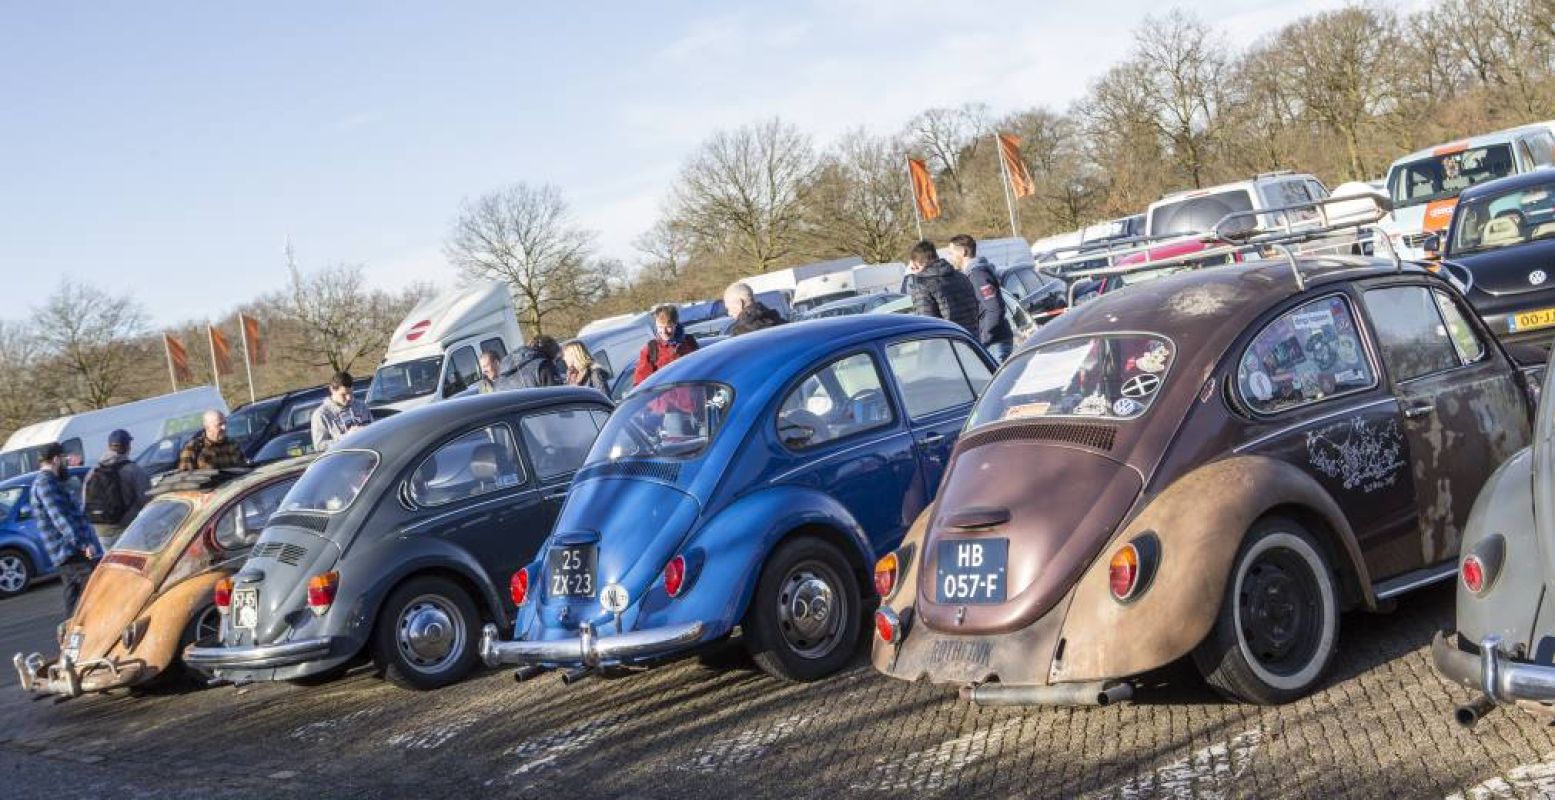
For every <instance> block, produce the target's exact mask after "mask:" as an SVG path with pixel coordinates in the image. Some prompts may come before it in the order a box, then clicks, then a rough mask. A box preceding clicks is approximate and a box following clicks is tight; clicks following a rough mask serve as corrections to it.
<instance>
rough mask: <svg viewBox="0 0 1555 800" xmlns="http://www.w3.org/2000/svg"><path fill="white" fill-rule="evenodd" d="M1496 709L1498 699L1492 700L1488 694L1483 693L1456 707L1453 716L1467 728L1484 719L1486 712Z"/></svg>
mask: <svg viewBox="0 0 1555 800" xmlns="http://www.w3.org/2000/svg"><path fill="white" fill-rule="evenodd" d="M1495 710H1496V701H1494V700H1491V699H1490V697H1489V696H1488V695H1483V694H1482V695H1480V696H1479V697H1476V698H1474V699H1473V700H1470V701H1469V702H1467V703H1464V704H1463V705H1461V706H1458V707H1457V708H1456V709H1454V710H1453V712H1452V718H1453V719H1454V720H1456V721H1457V723H1458V724H1459V725H1460V726H1462V727H1465V728H1472V727H1474V724H1475V723H1477V722H1479V721H1480V720H1482V719H1484V718H1485V715H1486V714H1489V713H1490V712H1492V711H1495Z"/></svg>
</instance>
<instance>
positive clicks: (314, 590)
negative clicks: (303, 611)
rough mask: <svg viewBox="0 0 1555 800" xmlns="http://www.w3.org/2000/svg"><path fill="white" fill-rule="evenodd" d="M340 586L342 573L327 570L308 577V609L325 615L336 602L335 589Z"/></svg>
mask: <svg viewBox="0 0 1555 800" xmlns="http://www.w3.org/2000/svg"><path fill="white" fill-rule="evenodd" d="M338 588H340V573H338V572H326V573H324V574H322V575H314V576H313V577H311V578H309V579H308V609H309V610H310V611H312V612H313V613H314V614H317V615H319V616H323V615H324V612H325V611H328V610H329V607H330V606H331V605H333V604H334V602H335V590H336V589H338Z"/></svg>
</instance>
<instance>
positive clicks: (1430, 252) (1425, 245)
mask: <svg viewBox="0 0 1555 800" xmlns="http://www.w3.org/2000/svg"><path fill="white" fill-rule="evenodd" d="M1420 249H1421V250H1424V251H1425V257H1426V258H1428V259H1430V260H1432V261H1438V260H1440V259H1441V257H1442V235H1441V234H1439V233H1428V234H1426V237H1425V239H1424V240H1422V241H1421V242H1420Z"/></svg>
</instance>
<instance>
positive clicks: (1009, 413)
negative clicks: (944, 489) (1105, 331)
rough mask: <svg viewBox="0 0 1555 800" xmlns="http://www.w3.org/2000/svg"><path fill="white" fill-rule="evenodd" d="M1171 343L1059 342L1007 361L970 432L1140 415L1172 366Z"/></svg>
mask: <svg viewBox="0 0 1555 800" xmlns="http://www.w3.org/2000/svg"><path fill="white" fill-rule="evenodd" d="M1172 356H1173V352H1172V346H1171V343H1169V342H1168V341H1166V340H1165V339H1163V338H1160V337H1157V336H1147V335H1144V334H1122V335H1117V336H1087V337H1082V338H1078V339H1064V340H1062V341H1058V342H1054V343H1052V344H1049V345H1044V346H1042V347H1039V348H1037V349H1035V350H1028V351H1026V352H1024V353H1021V354H1019V355H1017V356H1015V357H1014V358H1012V359H1010V361H1009V362H1008V363H1006V364H1005V365H1004V368H1003V369H1001V370H999V374H998V375H995V376H994V379H993V383H990V384H989V385H988V388H987V390H985V391H984V392H983V396H982V399H980V400H978V402H977V408H976V409H974V410H973V412H972V420H971V422H970V423H969V425H968V427H969V428H975V427H977V426H979V425H986V424H988V423H990V422H998V421H999V420H1002V419H1021V418H1025V417H1058V416H1079V417H1110V418H1113V419H1132V418H1134V417H1138V416H1140V415H1141V414H1143V413H1145V411H1146V410H1147V409H1149V408H1150V403H1151V402H1152V401H1153V400H1155V397H1156V395H1157V394H1159V393H1160V389H1161V383H1162V379H1163V378H1164V377H1165V375H1166V371H1167V369H1168V368H1169V367H1170V366H1171V361H1172Z"/></svg>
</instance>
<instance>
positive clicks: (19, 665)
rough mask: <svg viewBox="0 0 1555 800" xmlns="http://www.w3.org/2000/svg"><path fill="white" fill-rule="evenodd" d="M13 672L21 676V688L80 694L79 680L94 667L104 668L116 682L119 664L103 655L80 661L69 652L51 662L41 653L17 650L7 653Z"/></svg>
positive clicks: (52, 692)
mask: <svg viewBox="0 0 1555 800" xmlns="http://www.w3.org/2000/svg"><path fill="white" fill-rule="evenodd" d="M11 663H12V664H13V665H15V667H16V676H17V677H18V678H20V679H21V682H22V691H24V692H36V693H38V694H52V695H58V696H60V697H80V696H81V692H82V691H83V690H82V688H81V685H82V682H83V681H84V680H85V679H86V676H87V675H88V674H90V673H92V672H94V671H95V670H99V669H103V670H107V671H108V672H109V673H110V674H111V675H112V676H113V684H114V685H117V684H118V683H119V678H120V677H121V670H120V666H119V665H118V664H116V663H114V662H113V661H110V660H109V659H106V658H94V659H91V660H88V661H83V662H81V663H79V664H78V663H76V662H74V661H72V660H71V658H70V656H60V658H59V660H58V661H56V662H54V663H53V664H46V663H44V661H43V654H42V653H33V654H32V655H29V656H26V657H23V656H22V654H21V653H17V654H16V655H14V656H12V657H11Z"/></svg>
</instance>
